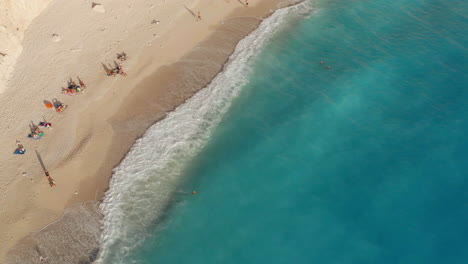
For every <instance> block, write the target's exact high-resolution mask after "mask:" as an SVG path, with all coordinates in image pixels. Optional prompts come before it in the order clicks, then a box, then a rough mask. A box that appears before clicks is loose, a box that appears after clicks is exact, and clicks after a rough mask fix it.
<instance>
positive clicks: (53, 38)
mask: <svg viewBox="0 0 468 264" xmlns="http://www.w3.org/2000/svg"><path fill="white" fill-rule="evenodd" d="M61 40H62V38H61V37H60V36H59V35H57V34H52V41H53V42H59V41H61Z"/></svg>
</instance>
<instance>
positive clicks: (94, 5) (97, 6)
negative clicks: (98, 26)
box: [91, 2, 106, 13]
mask: <svg viewBox="0 0 468 264" xmlns="http://www.w3.org/2000/svg"><path fill="white" fill-rule="evenodd" d="M91 8H92V9H93V11H94V12H98V13H105V12H106V9H104V6H103V5H101V4H99V3H94V2H93V3H92V4H91Z"/></svg>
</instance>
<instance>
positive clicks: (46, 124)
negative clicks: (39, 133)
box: [39, 122, 52, 128]
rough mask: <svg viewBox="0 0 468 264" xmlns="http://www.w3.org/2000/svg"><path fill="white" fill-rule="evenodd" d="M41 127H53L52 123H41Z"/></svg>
mask: <svg viewBox="0 0 468 264" xmlns="http://www.w3.org/2000/svg"><path fill="white" fill-rule="evenodd" d="M39 126H43V127H45V128H50V127H52V123H49V122H39Z"/></svg>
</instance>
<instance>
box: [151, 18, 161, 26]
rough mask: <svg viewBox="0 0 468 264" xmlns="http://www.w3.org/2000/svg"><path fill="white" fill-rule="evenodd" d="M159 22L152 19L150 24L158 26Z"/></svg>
mask: <svg viewBox="0 0 468 264" xmlns="http://www.w3.org/2000/svg"><path fill="white" fill-rule="evenodd" d="M159 22H160V21H159V20H156V19H153V21H151V24H156V25H157V24H159Z"/></svg>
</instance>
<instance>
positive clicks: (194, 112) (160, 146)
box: [98, 3, 309, 263]
mask: <svg viewBox="0 0 468 264" xmlns="http://www.w3.org/2000/svg"><path fill="white" fill-rule="evenodd" d="M305 9H309V4H307V3H303V4H300V5H297V6H293V7H289V8H286V9H282V10H278V11H277V12H275V14H273V15H272V16H271V17H269V18H268V19H266V20H265V21H263V23H262V24H261V25H260V27H259V28H258V29H257V30H255V31H254V32H253V33H251V34H250V35H249V36H247V37H246V38H245V39H243V40H242V41H240V42H239V44H238V45H237V47H236V50H235V52H234V53H233V54H232V55H231V57H230V60H229V62H228V63H227V64H226V66H225V68H224V71H223V72H222V73H220V74H218V76H217V77H216V78H215V79H214V80H213V81H212V83H211V84H210V85H209V86H207V87H206V88H205V89H203V90H201V91H200V92H199V93H197V94H196V95H195V96H194V97H192V98H191V99H189V100H188V101H187V102H186V103H185V104H183V105H181V106H180V107H178V108H177V109H176V110H175V111H174V112H172V113H170V114H169V115H168V116H167V117H166V118H165V119H164V120H162V121H160V122H158V123H157V124H155V125H153V126H152V127H151V128H150V129H148V131H147V132H146V133H145V135H144V136H143V137H142V138H141V139H139V140H138V141H137V142H136V143H135V145H134V146H133V147H132V149H131V151H130V152H129V153H128V154H127V156H126V158H125V159H124V160H123V161H122V163H121V164H120V165H119V166H118V167H117V168H115V170H114V175H113V177H112V179H111V182H110V190H109V191H108V192H107V194H106V197H105V199H104V202H103V204H102V205H101V207H102V209H103V211H104V214H105V216H104V223H103V229H104V230H103V236H102V250H101V254H100V258H99V260H98V263H123V262H122V261H123V259H124V258H125V256H127V255H128V253H129V252H130V251H131V250H133V249H134V248H135V247H137V246H138V245H139V243H141V241H142V240H143V239H142V238H144V236H145V234H146V233H147V232H146V229H147V228H148V226H149V225H151V224H152V223H154V222H155V221H157V220H158V218H159V217H160V216H161V215H162V214H163V213H164V210H165V208H166V207H167V205H168V203H169V202H170V201H169V199H170V196H171V193H173V191H174V190H175V188H176V186H177V185H178V183H179V181H180V180H181V172H182V170H183V168H184V166H185V165H186V164H187V161H189V160H191V159H192V158H193V157H194V156H195V155H196V154H197V153H198V151H199V150H200V149H201V148H202V147H203V146H204V145H205V143H206V142H207V140H208V138H209V136H210V131H211V130H212V128H213V127H215V126H216V125H217V124H218V123H219V121H220V119H221V117H222V115H223V114H224V113H225V112H226V111H227V109H228V108H229V106H230V104H231V101H232V100H233V98H235V97H236V95H237V94H238V93H239V91H240V89H241V88H242V87H243V86H244V85H245V84H246V83H247V82H248V80H247V78H246V76H249V72H250V71H251V69H252V64H253V61H254V59H253V58H254V56H255V55H256V54H258V53H259V51H260V50H261V49H262V47H263V46H264V45H265V43H266V42H267V41H268V40H269V39H270V38H271V37H272V36H273V35H274V33H275V32H277V31H278V30H280V28H281V27H280V25H283V24H284V22H285V19H290V18H291V17H294V14H296V15H297V14H304V10H305Z"/></svg>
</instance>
